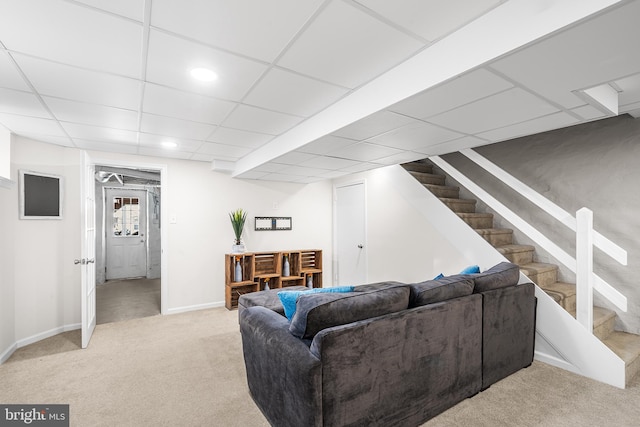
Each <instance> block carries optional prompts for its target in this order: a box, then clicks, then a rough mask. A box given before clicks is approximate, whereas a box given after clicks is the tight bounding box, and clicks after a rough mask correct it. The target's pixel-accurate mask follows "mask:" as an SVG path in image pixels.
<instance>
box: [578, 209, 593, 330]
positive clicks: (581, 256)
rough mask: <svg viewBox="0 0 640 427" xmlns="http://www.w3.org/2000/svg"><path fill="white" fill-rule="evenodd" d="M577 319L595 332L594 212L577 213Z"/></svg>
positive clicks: (581, 211) (583, 211)
mask: <svg viewBox="0 0 640 427" xmlns="http://www.w3.org/2000/svg"><path fill="white" fill-rule="evenodd" d="M576 222H577V224H576V264H577V265H576V319H577V320H578V322H580V324H581V325H582V326H584V327H585V328H586V329H587V330H588V331H589V332H593V212H592V211H591V210H589V209H587V208H582V209H580V210H578V211H577V212H576Z"/></svg>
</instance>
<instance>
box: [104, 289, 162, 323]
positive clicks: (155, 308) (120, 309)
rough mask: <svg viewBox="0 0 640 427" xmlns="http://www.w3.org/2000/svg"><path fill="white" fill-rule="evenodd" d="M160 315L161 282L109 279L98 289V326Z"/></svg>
mask: <svg viewBox="0 0 640 427" xmlns="http://www.w3.org/2000/svg"><path fill="white" fill-rule="evenodd" d="M158 314H160V279H145V278H141V279H123V280H109V281H107V282H106V283H104V284H102V285H97V286H96V317H97V324H98V325H100V324H103V323H111V322H119V321H121V320H128V319H137V318H141V317H149V316H155V315H158Z"/></svg>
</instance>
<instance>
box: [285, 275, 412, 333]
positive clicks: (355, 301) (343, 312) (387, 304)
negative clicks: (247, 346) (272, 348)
mask: <svg viewBox="0 0 640 427" xmlns="http://www.w3.org/2000/svg"><path fill="white" fill-rule="evenodd" d="M408 305H409V288H408V287H406V286H396V287H391V288H385V289H380V290H374V291H369V292H349V293H345V294H326V293H324V294H302V295H300V297H299V298H298V303H297V310H296V314H295V315H294V316H293V319H292V320H291V325H290V326H289V331H290V332H291V333H292V334H293V335H295V336H296V337H298V338H303V339H311V338H313V337H314V335H315V334H317V333H318V332H320V331H321V330H323V329H326V328H330V327H332V326H338V325H345V324H347V323H352V322H356V321H358V320H364V319H369V318H371V317H377V316H383V315H385V314H389V313H395V312H397V311H401V310H404V309H406V308H407V307H408Z"/></svg>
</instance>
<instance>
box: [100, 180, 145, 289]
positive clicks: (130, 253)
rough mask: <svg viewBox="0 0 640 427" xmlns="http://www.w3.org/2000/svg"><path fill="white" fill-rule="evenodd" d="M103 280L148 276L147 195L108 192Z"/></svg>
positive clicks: (126, 191)
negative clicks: (104, 275)
mask: <svg viewBox="0 0 640 427" xmlns="http://www.w3.org/2000/svg"><path fill="white" fill-rule="evenodd" d="M105 207H106V209H105V217H106V218H105V219H106V222H105V223H106V233H107V236H106V239H105V241H106V256H107V263H106V265H107V273H106V279H107V280H113V279H127V278H132V277H146V276H147V245H146V232H147V192H146V191H145V190H123V189H119V188H113V189H111V188H110V189H107V190H106V200H105Z"/></svg>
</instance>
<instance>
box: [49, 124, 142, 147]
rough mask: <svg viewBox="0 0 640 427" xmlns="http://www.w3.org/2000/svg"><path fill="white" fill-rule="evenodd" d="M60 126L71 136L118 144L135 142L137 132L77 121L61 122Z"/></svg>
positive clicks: (136, 141)
mask: <svg viewBox="0 0 640 427" xmlns="http://www.w3.org/2000/svg"><path fill="white" fill-rule="evenodd" d="M61 124H62V127H63V128H64V130H65V131H67V133H68V134H69V136H70V137H71V138H74V139H75V138H79V139H88V140H91V141H107V142H115V143H118V144H137V143H138V133H137V132H134V131H130V130H124V129H114V128H106V127H100V126H89V125H83V124H78V123H68V122H61Z"/></svg>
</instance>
